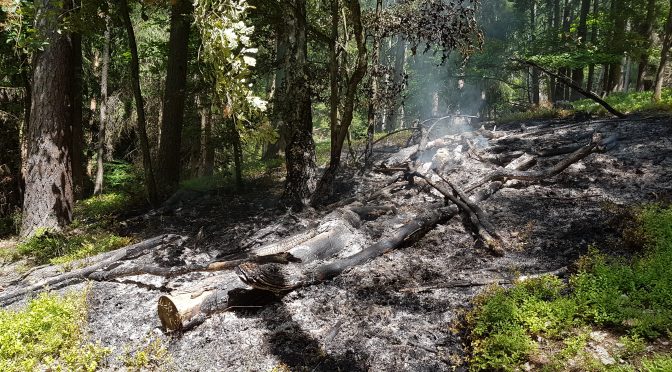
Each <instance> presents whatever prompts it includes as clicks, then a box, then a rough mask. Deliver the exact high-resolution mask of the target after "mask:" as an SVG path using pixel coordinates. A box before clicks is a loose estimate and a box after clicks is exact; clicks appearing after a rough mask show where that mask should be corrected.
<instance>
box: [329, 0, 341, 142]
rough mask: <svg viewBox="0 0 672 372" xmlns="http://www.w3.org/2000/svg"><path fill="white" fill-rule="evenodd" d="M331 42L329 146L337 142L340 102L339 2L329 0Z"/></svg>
mask: <svg viewBox="0 0 672 372" xmlns="http://www.w3.org/2000/svg"><path fill="white" fill-rule="evenodd" d="M330 10H331V35H330V36H331V42H330V44H329V91H330V96H329V135H330V139H331V143H330V145H331V146H334V145H335V144H336V142H337V141H338V118H339V115H338V104H339V102H340V99H341V98H340V92H339V87H338V80H339V76H338V70H339V67H340V66H339V63H338V23H339V14H340V12H339V1H338V0H331V9H330Z"/></svg>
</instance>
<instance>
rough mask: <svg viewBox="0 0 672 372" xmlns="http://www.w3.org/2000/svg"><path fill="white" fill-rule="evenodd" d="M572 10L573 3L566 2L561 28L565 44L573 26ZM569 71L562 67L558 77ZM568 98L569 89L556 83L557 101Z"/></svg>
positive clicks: (569, 0) (568, 0) (565, 74)
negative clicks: (570, 27) (571, 25)
mask: <svg viewBox="0 0 672 372" xmlns="http://www.w3.org/2000/svg"><path fill="white" fill-rule="evenodd" d="M571 8H572V1H571V0H565V2H564V7H563V11H562V26H561V31H562V36H561V41H562V42H563V44H564V43H565V42H566V41H567V38H568V34H569V26H570V24H571V22H570V21H571ZM569 71H570V70H569V69H568V68H566V67H562V68H560V69H559V70H558V75H560V76H567V75H568V74H569ZM568 98H569V96H568V95H567V87H566V86H565V85H564V84H560V83H557V82H556V90H555V99H556V100H558V101H559V100H566V99H568Z"/></svg>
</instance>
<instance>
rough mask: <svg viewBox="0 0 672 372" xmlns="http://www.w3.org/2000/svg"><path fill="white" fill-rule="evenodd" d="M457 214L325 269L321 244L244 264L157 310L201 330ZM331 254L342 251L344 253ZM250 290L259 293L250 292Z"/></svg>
mask: <svg viewBox="0 0 672 372" xmlns="http://www.w3.org/2000/svg"><path fill="white" fill-rule="evenodd" d="M533 164H534V158H533V157H531V156H530V155H527V154H526V155H523V156H521V157H520V158H518V159H516V160H514V161H513V162H511V164H509V165H508V166H507V168H508V169H515V170H524V169H527V168H529V167H530V166H531V165H533ZM502 185H503V182H499V181H497V182H493V183H492V184H490V185H489V186H488V188H486V189H485V190H481V191H479V192H478V193H477V194H476V195H474V196H472V197H471V198H470V200H471V201H472V202H474V203H478V202H481V201H484V200H485V199H487V198H488V197H489V196H490V195H492V194H493V193H494V192H496V191H497V190H498V189H499V188H500V187H502ZM458 211H459V210H458V208H457V207H456V206H454V205H453V206H449V207H443V206H441V204H436V205H433V206H431V207H428V208H425V212H424V213H422V214H421V215H419V216H417V217H415V218H413V219H411V220H409V221H408V222H406V223H405V224H404V225H403V226H401V227H400V228H398V229H396V230H395V231H394V232H393V233H391V234H390V235H389V236H388V237H387V238H385V239H382V240H380V241H378V242H376V243H375V244H373V245H370V246H368V247H367V248H365V249H363V250H361V251H360V252H358V253H355V254H353V255H351V256H348V257H344V258H340V259H335V260H333V261H331V262H325V263H320V261H319V260H320V259H321V258H324V257H326V256H328V255H327V254H319V252H326V249H327V247H325V246H320V245H317V244H316V245H309V246H312V248H310V251H308V252H306V253H305V254H304V255H303V257H304V258H308V259H307V260H305V261H304V260H302V262H301V263H296V264H288V265H279V264H274V263H272V264H258V263H255V262H245V263H243V264H241V265H239V266H238V267H237V268H236V270H235V274H233V275H237V278H238V279H239V280H233V279H232V278H233V276H231V275H230V274H229V273H227V274H226V275H227V276H226V279H224V280H223V281H222V282H221V283H220V284H219V285H218V286H217V287H216V288H214V287H206V288H202V289H200V290H198V291H194V292H187V293H184V292H182V293H176V294H172V295H169V296H161V298H160V299H159V303H158V307H157V311H158V315H159V319H161V324H162V325H163V327H164V328H165V329H166V330H167V331H184V330H186V329H189V328H190V327H192V326H193V325H196V324H199V323H200V322H201V321H203V320H204V319H206V318H207V317H208V316H210V315H211V314H214V313H217V312H222V311H226V310H228V309H231V308H233V307H236V306H241V305H242V306H249V305H250V303H259V302H262V303H263V301H267V300H269V299H273V298H277V296H280V295H282V294H284V293H287V292H289V291H292V290H294V289H296V288H299V287H305V286H309V285H314V284H318V283H321V282H323V281H326V280H329V279H332V278H334V277H336V276H338V275H340V274H341V273H343V272H344V271H346V270H348V269H350V268H352V267H355V266H359V265H362V264H365V263H367V262H369V261H371V260H372V259H374V258H376V257H379V256H381V255H383V254H385V253H386V252H389V251H391V250H394V249H397V248H400V247H402V246H406V245H410V244H412V243H413V242H416V241H418V240H419V239H420V238H422V237H423V236H424V235H425V234H426V233H427V232H428V231H430V230H432V229H433V228H434V227H435V226H436V225H437V224H438V223H440V222H443V221H448V220H449V219H450V218H452V217H453V216H455V215H456V214H457V213H458ZM344 245H345V244H344ZM332 249H333V251H337V250H340V249H342V247H340V246H339V247H336V248H332ZM288 253H290V254H292V255H297V256H300V254H299V253H298V252H293V251H292V250H289V251H288ZM311 258H312V260H311ZM248 286H249V287H252V288H254V289H255V290H257V292H253V291H249V290H247V288H249V287H248ZM264 296H266V297H264ZM252 306H257V305H252Z"/></svg>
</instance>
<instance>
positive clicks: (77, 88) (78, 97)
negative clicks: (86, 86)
mask: <svg viewBox="0 0 672 372" xmlns="http://www.w3.org/2000/svg"><path fill="white" fill-rule="evenodd" d="M76 3H77V2H76V1H73V8H74V7H76V6H77V4H76ZM70 39H71V40H72V55H73V58H72V62H73V68H74V70H75V73H74V80H73V88H72V90H73V97H72V156H71V161H72V186H73V189H74V196H75V200H79V199H82V198H83V197H84V196H85V194H86V183H87V182H86V181H87V180H86V177H87V175H86V170H85V169H86V166H85V164H84V162H85V158H84V128H83V127H82V120H83V117H82V107H83V102H82V93H83V92H82V82H83V81H82V34H80V33H78V32H76V33H73V34H72V35H71V36H70ZM89 182H90V181H89Z"/></svg>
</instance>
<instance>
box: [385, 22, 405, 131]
mask: <svg viewBox="0 0 672 372" xmlns="http://www.w3.org/2000/svg"><path fill="white" fill-rule="evenodd" d="M405 65H406V40H404V38H403V36H401V35H399V36H397V44H396V45H395V47H394V69H393V71H392V74H393V77H392V86H393V87H395V88H397V87H400V86H401V84H402V82H403V81H404V79H405V76H406V73H405V72H404V66H405ZM400 101H401V97H396V99H395V101H394V103H393V104H392V107H390V108H389V110H390V117H389V119H388V120H387V122H388V123H389V125H388V128H389V130H394V129H399V128H403V127H404V107H403V105H402V104H401V102H400Z"/></svg>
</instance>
